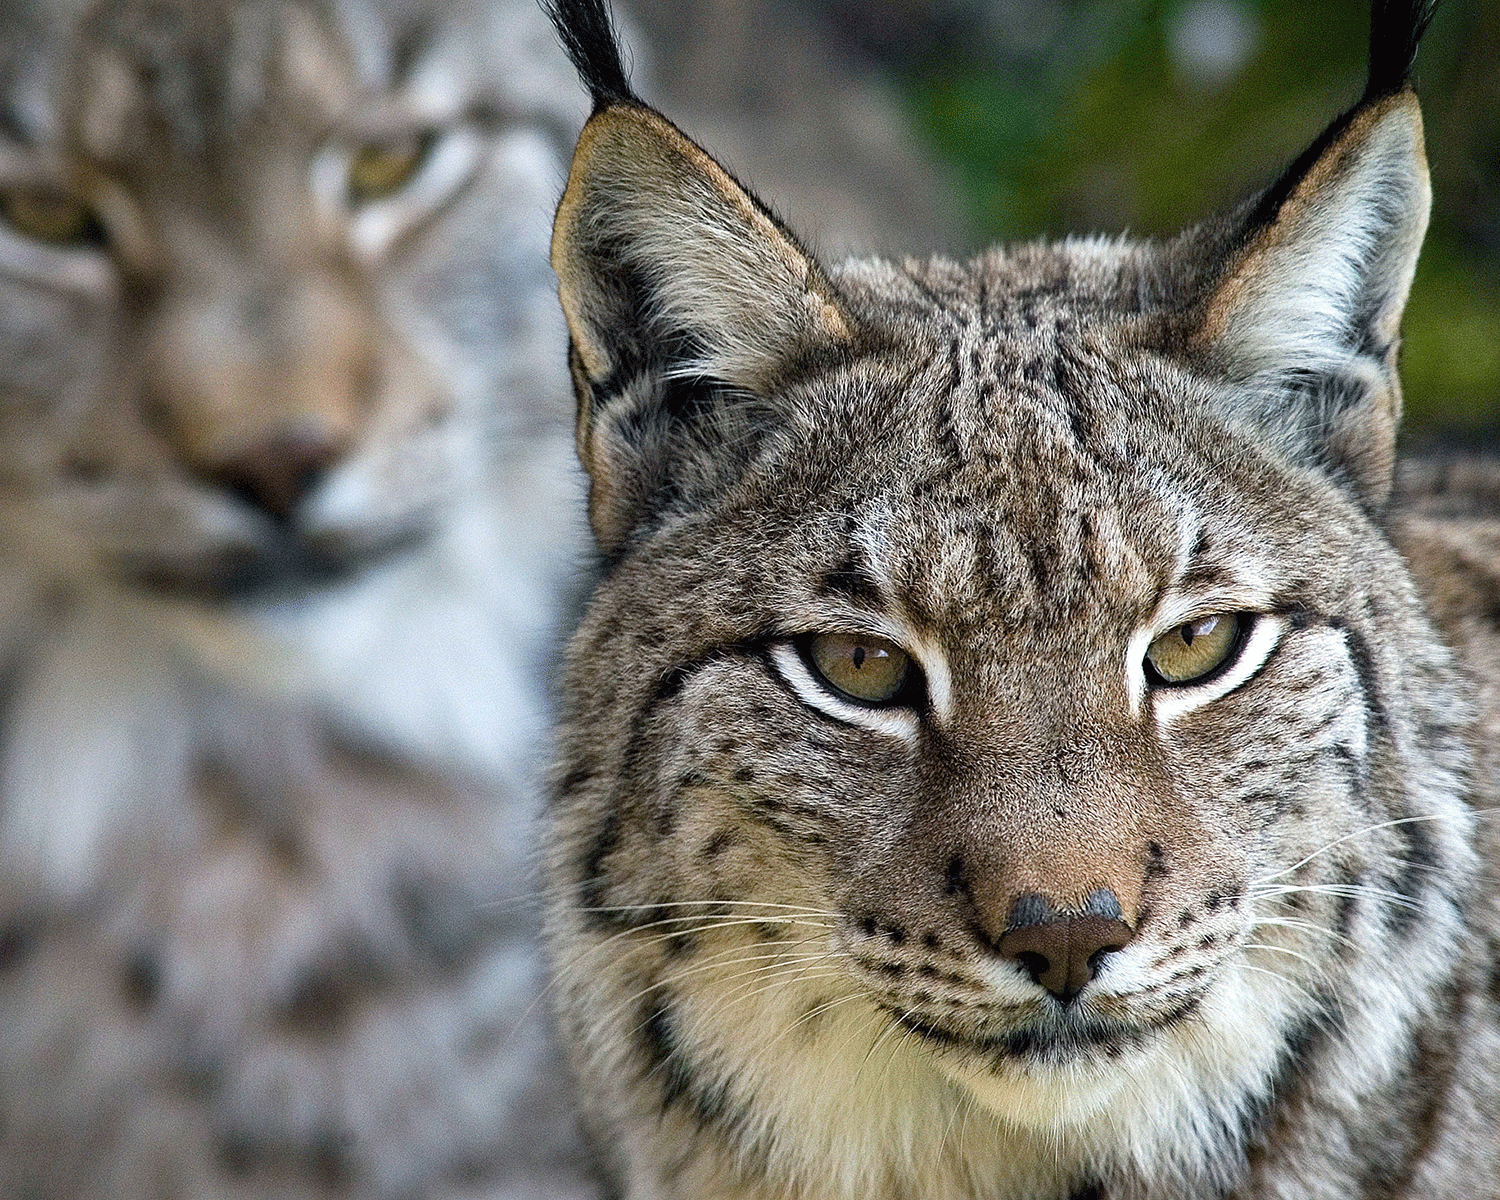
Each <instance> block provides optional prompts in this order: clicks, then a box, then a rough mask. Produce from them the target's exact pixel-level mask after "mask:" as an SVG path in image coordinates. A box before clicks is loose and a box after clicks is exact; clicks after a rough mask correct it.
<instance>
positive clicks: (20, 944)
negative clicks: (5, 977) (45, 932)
mask: <svg viewBox="0 0 1500 1200" xmlns="http://www.w3.org/2000/svg"><path fill="white" fill-rule="evenodd" d="M31 946H32V937H31V932H30V930H28V929H27V928H26V926H24V925H23V924H21V922H20V921H12V922H11V923H10V924H9V925H0V971H6V970H9V969H11V968H13V967H18V966H20V965H21V961H22V960H23V959H24V958H25V957H26V955H27V954H28V953H30V951H31Z"/></svg>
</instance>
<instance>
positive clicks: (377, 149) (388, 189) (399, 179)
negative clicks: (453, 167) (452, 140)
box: [348, 133, 437, 207]
mask: <svg viewBox="0 0 1500 1200" xmlns="http://www.w3.org/2000/svg"><path fill="white" fill-rule="evenodd" d="M436 143H437V136H436V135H435V134H432V133H411V134H406V135H404V136H401V137H395V138H389V139H386V140H381V141H370V142H366V143H365V144H364V145H362V146H360V147H359V148H358V149H357V150H356V151H355V152H354V157H353V158H352V159H351V160H350V162H349V181H348V194H349V202H350V203H351V204H353V205H354V206H355V207H359V206H360V205H364V204H373V203H374V202H375V201H377V200H388V199H389V198H390V197H392V196H394V195H395V194H396V193H397V192H399V191H401V189H402V188H404V187H406V185H407V184H409V183H410V182H411V181H412V180H413V179H415V178H416V175H417V172H418V171H419V170H420V169H421V167H422V165H423V163H425V162H426V161H427V159H428V156H429V155H430V154H431V153H432V149H433V147H434V145H436Z"/></svg>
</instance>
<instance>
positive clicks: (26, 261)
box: [0, 221, 115, 296]
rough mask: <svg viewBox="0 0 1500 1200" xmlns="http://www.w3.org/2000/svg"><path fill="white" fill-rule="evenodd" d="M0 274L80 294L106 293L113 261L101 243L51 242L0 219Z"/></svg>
mask: <svg viewBox="0 0 1500 1200" xmlns="http://www.w3.org/2000/svg"><path fill="white" fill-rule="evenodd" d="M0 276H5V277H8V278H11V279H16V280H18V281H21V282H24V283H27V284H35V285H37V286H41V287H45V288H47V289H48V290H50V291H58V292H75V293H79V294H81V295H89V296H101V295H105V294H107V293H108V292H109V291H110V290H111V289H112V288H113V286H114V283H115V268H114V262H113V260H112V259H111V257H110V254H109V251H108V250H107V249H106V248H104V247H102V246H49V245H48V244H47V243H46V242H39V241H37V240H36V239H35V238H29V237H27V236H26V235H25V234H24V233H21V232H20V231H18V230H15V229H12V228H11V227H10V226H9V225H7V224H5V223H4V222H3V221H0Z"/></svg>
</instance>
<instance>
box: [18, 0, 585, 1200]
mask: <svg viewBox="0 0 1500 1200" xmlns="http://www.w3.org/2000/svg"><path fill="white" fill-rule="evenodd" d="M585 115H586V112H585V111H584V104H583V101H582V97H581V95H580V93H579V89H578V87H577V83H576V80H575V78H574V75H573V72H572V70H571V69H570V68H569V66H568V64H567V61H566V60H565V58H564V56H563V55H562V53H561V51H560V50H559V49H558V48H557V45H556V41H555V39H554V37H553V34H552V29H551V26H550V24H549V23H548V22H547V20H546V18H545V16H544V15H543V14H542V13H541V12H540V11H539V10H538V9H537V8H536V7H535V5H534V4H533V3H531V2H530V0H501V2H479V0H475V2H473V3H469V2H467V0H463V2H460V3H448V2H446V0H444V2H441V3H438V2H431V3H429V2H425V0H413V2H406V0H328V2H327V3H324V2H322V0H243V2H237V0H207V2H200V0H106V2H105V3H102V4H93V3H90V4H83V3H75V2H73V0H22V2H21V3H19V4H17V3H15V2H14V0H8V2H6V3H4V4H0V712H3V717H4V720H3V724H0V1029H3V1031H4V1032H3V1035H0V1195H4V1196H6V1197H13V1198H17V1200H19V1198H26V1200H99V1198H104V1197H108V1198H111V1200H169V1198H173V1197H182V1198H186V1197H218V1196H231V1195H232V1196H240V1197H246V1196H254V1197H270V1196H284V1197H293V1196H295V1197H309V1196H314V1195H324V1194H338V1195H358V1196H361V1197H366V1198H370V1200H374V1198H377V1197H397V1196H399V1197H403V1198H410V1197H419V1196H420V1197H444V1196H472V1195H476V1194H484V1195H486V1196H496V1197H500V1196H528V1197H530V1196H536V1195H538V1194H546V1195H548V1196H549V1197H554V1198H561V1197H566V1196H581V1195H585V1194H589V1188H590V1186H591V1185H590V1184H589V1182H588V1179H587V1177H586V1174H585V1172H584V1170H583V1167H582V1163H583V1161H584V1160H583V1158H582V1148H581V1145H580V1143H579V1140H578V1137H577V1134H576V1123H575V1122H574V1121H573V1118H572V1117H571V1116H570V1109H569V1101H568V1097H567V1091H566V1088H565V1086H564V1084H563V1082H562V1081H563V1079H564V1077H565V1067H564V1065H563V1061H562V1058H561V1056H560V1055H559V1054H557V1052H556V1050H555V1048H554V1046H553V1044H552V1043H551V1042H549V1040H548V1037H547V1034H546V1029H547V1024H546V1022H545V1021H543V1020H540V1019H538V1018H537V1016H536V1012H538V1011H540V1008H539V1006H538V1005H537V993H538V991H539V988H540V986H541V981H540V964H539V956H538V954H537V952H536V950H535V945H536V930H535V928H534V927H535V925H536V924H537V922H536V920H535V917H534V913H535V903H534V901H531V900H525V899H523V898H522V897H524V896H529V895H530V894H531V893H532V892H534V890H535V888H534V884H533V883H532V882H531V881H530V879H529V872H528V861H527V860H528V852H529V841H528V838H527V836H526V828H527V826H528V823H529V821H530V819H531V817H532V813H533V809H534V807H536V806H537V805H538V804H539V800H540V796H539V790H538V785H539V779H538V772H539V770H540V764H539V763H538V762H537V761H536V760H537V757H538V755H537V747H538V745H539V744H540V743H541V741H542V739H543V737H544V732H545V726H546V721H547V717H546V691H545V682H544V680H545V673H546V669H547V662H548V660H549V659H550V657H551V655H552V649H551V644H552V641H553V632H552V627H553V625H554V624H555V622H556V621H557V619H558V614H559V613H560V611H562V610H563V608H564V602H563V597H564V595H565V593H566V592H567V591H568V590H569V589H570V588H571V587H572V583H571V577H572V572H573V571H574V569H575V567H576V563H575V561H574V560H575V558H576V557H577V556H576V555H574V554H573V553H572V552H571V550H570V547H571V546H572V545H573V544H574V542H575V532H576V536H577V539H578V540H579V541H580V542H581V540H582V536H583V516H582V494H581V488H580V487H579V485H578V483H577V474H578V473H577V467H576V463H575V462H574V461H573V460H572V454H571V447H570V445H569V439H568V429H569V427H570V426H569V420H568V412H567V404H568V384H567V378H566V373H565V371H564V368H563V365H562V355H563V348H564V346H565V344H566V334H565V331H564V329H563V323H562V320H561V316H560V314H558V312H557V305H556V300H555V282H554V281H553V278H552V274H551V272H550V270H549V268H548V266H547V258H546V255H547V238H548V231H549V226H550V219H551V213H552V208H553V204H554V201H555V197H556V192H557V189H558V188H559V187H560V186H561V184H562V180H563V177H564V173H565V170H566V162H567V153H568V151H569V149H570V148H571V145H572V141H573V138H574V136H575V135H576V131H577V128H578V126H579V125H580V124H581V123H582V120H583V118H584V116H585Z"/></svg>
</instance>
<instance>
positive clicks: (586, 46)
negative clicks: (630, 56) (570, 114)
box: [542, 0, 641, 112]
mask: <svg viewBox="0 0 1500 1200" xmlns="http://www.w3.org/2000/svg"><path fill="white" fill-rule="evenodd" d="M542 8H543V9H544V10H545V12H546V13H547V15H548V16H549V17H550V18H552V24H553V25H554V26H555V27H556V28H557V36H558V37H559V38H560V39H561V40H562V45H563V49H564V50H566V51H567V52H568V57H569V58H570V59H571V60H572V62H573V66H574V67H575V68H576V69H577V71H578V74H579V77H580V78H582V80H583V84H584V86H585V87H586V88H588V90H589V95H590V96H591V97H592V98H593V101H594V111H595V112H598V111H599V110H600V109H602V108H608V107H609V106H610V105H611V104H621V103H624V104H637V105H638V104H640V103H641V101H640V99H639V98H638V97H637V96H636V94H635V92H634V90H632V88H631V86H630V80H629V78H627V77H626V74H625V65H624V63H623V62H622V61H621V59H620V35H619V33H618V32H617V31H616V29H615V22H614V16H613V15H612V13H611V11H610V7H609V0H543V3H542Z"/></svg>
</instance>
